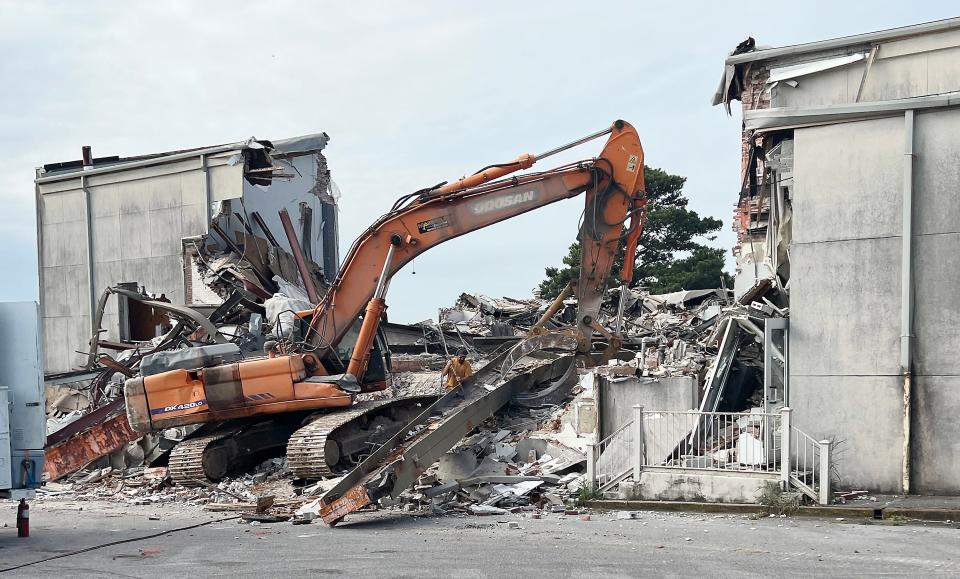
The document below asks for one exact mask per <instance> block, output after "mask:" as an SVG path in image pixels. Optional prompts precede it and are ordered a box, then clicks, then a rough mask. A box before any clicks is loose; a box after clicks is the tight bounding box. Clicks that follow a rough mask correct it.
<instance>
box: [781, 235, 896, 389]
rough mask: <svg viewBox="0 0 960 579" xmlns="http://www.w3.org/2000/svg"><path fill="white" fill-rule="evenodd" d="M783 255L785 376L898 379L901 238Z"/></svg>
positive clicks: (800, 248) (811, 246)
mask: <svg viewBox="0 0 960 579" xmlns="http://www.w3.org/2000/svg"><path fill="white" fill-rule="evenodd" d="M790 258H791V261H790V376H791V379H792V377H793V376H804V375H816V376H851V375H865V376H872V375H888V376H897V375H899V374H900V363H899V353H900V349H899V345H900V342H899V340H900V239H899V238H897V237H888V238H881V239H854V240H850V241H833V242H827V243H804V244H797V245H795V246H794V247H793V249H792V250H791V254H790ZM792 391H793V389H792V386H791V392H792Z"/></svg>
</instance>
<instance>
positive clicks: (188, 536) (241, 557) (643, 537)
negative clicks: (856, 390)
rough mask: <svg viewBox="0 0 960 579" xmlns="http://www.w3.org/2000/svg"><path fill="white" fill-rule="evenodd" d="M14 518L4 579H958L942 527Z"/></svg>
mask: <svg viewBox="0 0 960 579" xmlns="http://www.w3.org/2000/svg"><path fill="white" fill-rule="evenodd" d="M3 513H6V514H5V515H4V514H3ZM15 515H16V512H15V505H14V503H12V502H9V501H0V525H4V524H6V525H7V526H6V527H2V526H0V569H7V568H10V567H14V566H18V565H24V564H27V566H25V567H20V568H18V569H14V570H11V571H7V572H5V573H4V575H6V576H11V577H154V578H155V577H161V578H171V577H258V578H263V577H285V578H286V577H307V576H317V575H347V576H364V577H416V578H418V579H421V578H424V577H518V576H519V577H551V578H557V577H585V576H589V577H637V576H649V575H656V576H684V577H689V576H697V577H704V576H707V577H760V576H763V577H769V576H793V575H804V576H811V575H830V576H834V577H843V576H851V577H852V576H864V575H879V574H884V575H894V576H897V575H901V576H907V575H911V576H916V575H938V574H939V575H954V576H956V575H960V563H958V558H960V528H958V526H960V525H958V524H955V523H952V522H951V523H925V524H891V523H890V522H877V521H869V520H861V519H857V520H842V521H838V520H836V519H810V518H805V517H803V518H789V517H788V518H780V517H775V518H769V517H764V518H759V519H754V518H751V517H750V516H748V515H741V514H721V515H710V514H692V513H659V512H641V513H639V514H638V518H637V519H627V520H622V519H618V518H617V514H616V513H609V512H608V513H597V512H594V513H593V514H592V515H591V517H590V520H589V521H583V520H580V518H579V517H575V516H567V517H565V518H559V516H558V515H544V518H542V519H532V518H529V517H521V516H519V515H509V516H495V517H475V516H450V515H446V516H435V515H429V514H423V515H417V514H407V513H402V514H401V513H395V512H389V511H384V512H379V513H369V514H367V513H364V514H359V515H353V516H351V517H350V518H348V520H347V521H345V522H344V523H342V524H341V525H340V526H338V527H337V528H334V529H330V528H326V527H324V526H323V525H322V524H320V523H319V522H316V523H314V524H310V525H292V524H290V523H274V524H260V525H250V524H245V523H241V522H239V521H237V520H223V519H225V518H228V517H229V516H230V514H229V513H226V514H225V513H207V512H204V511H202V510H199V509H198V508H197V507H188V506H185V505H177V504H168V505H163V506H148V507H139V506H130V505H126V504H122V503H120V504H111V503H106V502H69V501H58V500H50V499H47V500H44V501H37V502H35V503H34V504H33V505H32V508H31V536H30V537H29V538H27V539H18V538H17V536H16V529H15V527H14V523H15ZM620 516H624V515H620ZM511 522H512V523H515V525H511V524H510V523H511ZM198 524H199V525H201V526H196V527H194V528H189V529H184V530H179V531H176V530H174V529H180V528H183V527H188V526H193V525H198ZM512 526H513V527H517V528H511V527H512ZM167 531H170V532H167ZM151 535H156V536H152V537H150V536H151ZM141 537H149V538H143V539H140V538H141ZM131 539H132V541H130V542H126V543H122V544H115V545H112V546H106V547H102V548H96V547H97V546H99V545H103V544H106V543H114V542H117V541H125V540H131ZM90 548H92V550H89V551H85V552H79V553H78V552H77V551H80V550H83V549H90ZM31 563H32V564H31Z"/></svg>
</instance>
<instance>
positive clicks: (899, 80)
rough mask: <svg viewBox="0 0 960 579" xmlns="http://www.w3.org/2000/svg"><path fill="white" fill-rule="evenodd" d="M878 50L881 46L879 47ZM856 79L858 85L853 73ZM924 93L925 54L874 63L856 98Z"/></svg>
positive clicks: (880, 98)
mask: <svg viewBox="0 0 960 579" xmlns="http://www.w3.org/2000/svg"><path fill="white" fill-rule="evenodd" d="M882 52H883V48H881V49H880V53H882ZM880 53H878V54H880ZM861 74H862V73H861ZM856 82H857V86H859V84H860V75H857V77H856ZM927 94H930V92H929V91H928V90H927V55H926V54H914V55H910V56H904V57H901V58H895V59H889V60H877V61H876V62H874V63H873V68H871V69H870V76H869V77H868V78H867V84H866V86H865V87H864V89H863V97H862V98H861V99H860V101H861V102H871V101H887V100H895V99H902V98H909V97H916V96H923V95H927ZM855 95H856V93H854V96H855Z"/></svg>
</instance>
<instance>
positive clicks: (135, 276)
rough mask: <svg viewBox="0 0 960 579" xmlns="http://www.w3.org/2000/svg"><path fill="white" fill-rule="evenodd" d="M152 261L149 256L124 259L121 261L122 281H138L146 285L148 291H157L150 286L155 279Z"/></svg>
mask: <svg viewBox="0 0 960 579" xmlns="http://www.w3.org/2000/svg"><path fill="white" fill-rule="evenodd" d="M151 261H152V260H151V259H150V258H149V257H141V258H136V259H124V260H123V261H122V262H121V265H122V269H121V272H120V275H121V277H122V279H121V280H120V281H125V282H137V283H139V284H140V285H146V286H147V289H148V291H156V290H155V289H153V288H151V287H150V282H151V281H153V274H152V272H151Z"/></svg>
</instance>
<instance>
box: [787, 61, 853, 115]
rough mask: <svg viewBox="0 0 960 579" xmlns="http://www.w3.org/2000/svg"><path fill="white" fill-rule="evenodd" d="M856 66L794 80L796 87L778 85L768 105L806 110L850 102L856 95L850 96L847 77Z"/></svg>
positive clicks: (834, 69)
mask: <svg viewBox="0 0 960 579" xmlns="http://www.w3.org/2000/svg"><path fill="white" fill-rule="evenodd" d="M857 66H858V65H856V64H854V65H850V66H845V67H840V68H833V69H830V70H825V71H823V72H819V73H816V74H810V75H807V76H802V77H800V78H798V79H796V81H797V83H798V84H797V86H796V87H791V86H789V85H786V84H784V83H780V84H779V85H777V88H776V93H775V94H774V95H773V98H772V100H771V103H770V104H771V106H772V107H794V108H806V107H813V106H823V105H832V104H838V103H847V102H850V101H852V100H853V98H854V97H855V96H856V93H854V94H853V95H852V96H851V94H850V92H849V90H848V81H847V75H848V70H850V69H851V67H857Z"/></svg>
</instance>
